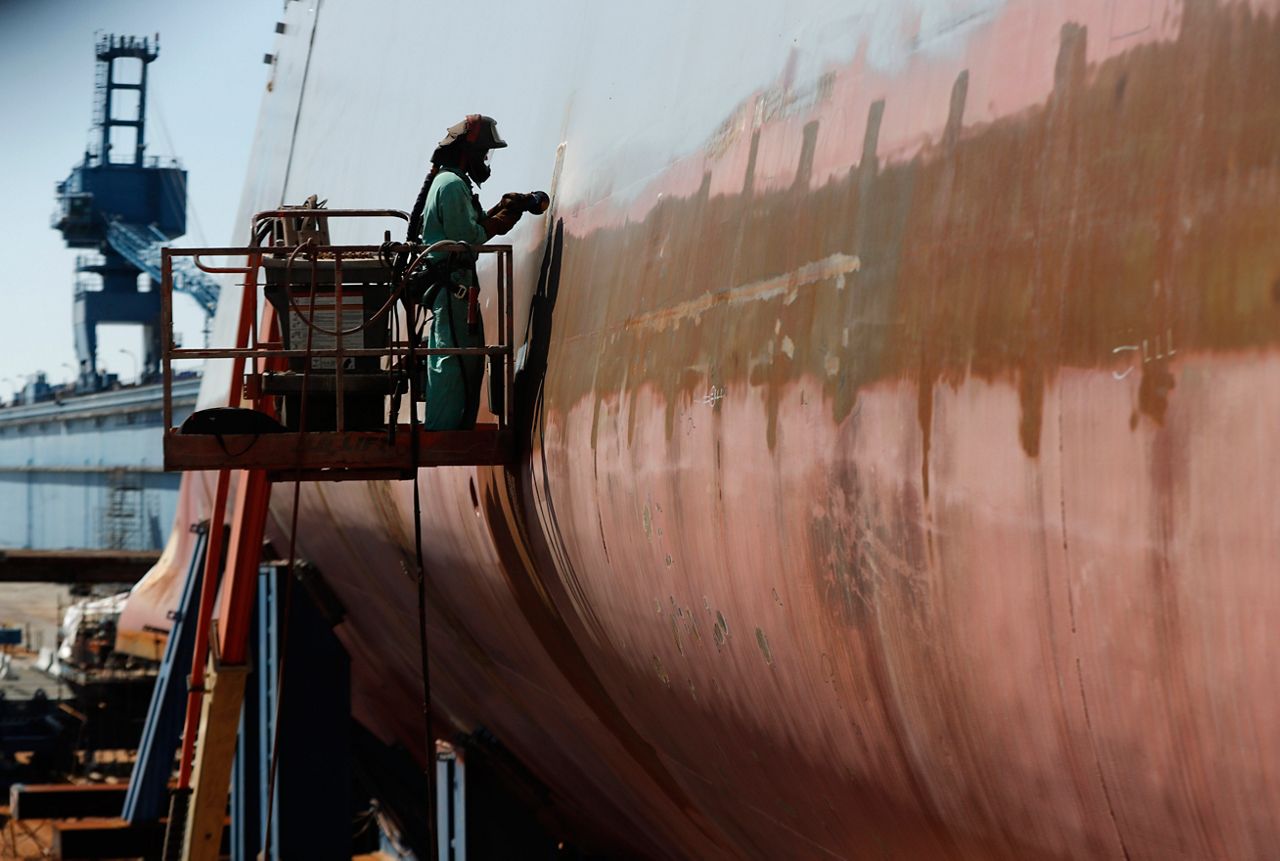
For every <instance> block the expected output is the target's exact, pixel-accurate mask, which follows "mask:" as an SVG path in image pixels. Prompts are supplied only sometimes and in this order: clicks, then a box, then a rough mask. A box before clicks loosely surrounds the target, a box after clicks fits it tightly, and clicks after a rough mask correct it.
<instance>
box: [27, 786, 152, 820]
mask: <svg viewBox="0 0 1280 861" xmlns="http://www.w3.org/2000/svg"><path fill="white" fill-rule="evenodd" d="M128 789H129V784H127V783H114V784H113V783H86V784H79V785H77V784H66V783H37V784H23V783H15V784H13V786H11V787H9V809H10V815H11V816H12V817H13V818H14V819H83V818H85V817H93V816H99V817H101V816H107V817H110V816H116V815H118V814H119V813H120V809H121V807H122V806H123V804H124V796H125V793H126V792H127V791H128Z"/></svg>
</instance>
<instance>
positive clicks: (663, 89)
mask: <svg viewBox="0 0 1280 861" xmlns="http://www.w3.org/2000/svg"><path fill="white" fill-rule="evenodd" d="M304 5H305V4H291V5H290V10H289V14H290V18H289V20H288V22H287V23H288V28H287V32H286V35H285V36H284V37H283V43H282V45H281V49H280V59H279V61H278V65H277V68H276V72H275V80H274V81H273V88H272V91H271V92H270V93H269V95H268V96H267V98H266V101H265V104H264V109H263V115H262V117H263V119H262V123H261V126H260V130H259V141H258V149H257V150H256V152H255V158H256V161H255V167H254V169H253V171H252V172H251V175H250V177H249V182H248V185H247V192H246V200H245V207H244V208H245V211H246V212H248V211H250V210H253V209H263V208H269V207H271V206H274V205H275V204H277V203H278V202H279V201H280V200H281V199H282V198H283V199H287V200H290V201H293V200H297V199H300V198H302V197H304V196H305V195H306V194H309V193H311V192H313V191H316V192H319V193H320V194H321V196H327V197H328V198H329V199H330V200H331V201H332V202H333V203H334V205H343V206H385V205H388V204H389V203H397V204H399V205H402V206H405V207H407V206H408V204H409V202H410V201H411V199H412V196H413V193H414V191H415V190H416V185H417V182H418V180H419V177H420V175H421V172H422V170H423V168H424V167H425V158H426V156H427V154H428V153H429V151H430V148H431V145H432V143H433V142H434V140H435V139H436V137H437V136H438V134H439V130H440V129H443V128H444V127H445V126H446V125H448V124H449V123H451V122H453V121H455V120H456V117H457V116H460V115H461V114H464V113H467V112H470V111H475V110H483V111H484V112H485V113H490V114H493V115H495V116H497V117H498V118H499V120H500V122H501V123H502V129H503V134H504V137H506V138H507V139H508V140H510V141H511V142H512V148H511V149H510V150H505V151H503V152H502V153H500V154H499V156H498V157H497V158H495V169H496V176H495V184H496V183H509V185H511V186H514V187H523V186H530V187H532V186H547V185H550V184H552V183H553V181H554V185H555V192H556V200H555V206H554V209H553V211H552V213H550V216H549V218H548V219H546V220H544V221H541V222H536V223H534V224H526V225H524V226H523V231H522V232H520V233H518V234H517V239H516V243H517V249H518V256H519V257H520V258H521V259H522V260H523V263H522V264H521V266H522V267H523V268H520V269H518V271H517V278H518V289H523V293H522V295H520V297H519V299H518V303H517V314H518V316H517V319H518V320H523V319H525V315H528V314H531V318H532V319H531V324H530V330H529V335H528V349H527V355H528V360H527V362H526V365H525V368H524V370H523V371H522V373H521V374H520V377H519V379H518V381H517V391H516V395H515V396H516V402H517V403H518V404H519V406H520V410H521V419H522V422H523V426H522V435H521V439H522V443H521V445H522V456H521V462H520V465H519V467H518V468H516V469H513V470H510V471H502V470H494V469H487V468H486V469H441V470H437V471H434V472H430V473H427V472H424V473H423V474H422V476H421V477H420V479H419V481H420V483H421V487H422V490H423V494H424V499H425V500H426V512H425V516H424V518H423V521H422V529H423V535H424V542H425V546H426V558H427V566H428V570H429V581H430V582H429V600H430V604H431V623H430V639H431V647H432V668H431V672H432V680H433V691H432V693H433V705H434V706H435V708H436V709H437V711H438V713H439V714H440V715H441V716H442V719H444V720H446V721H447V722H448V723H449V724H450V725H452V726H453V727H455V728H458V729H462V730H467V729H471V728H473V727H476V726H478V725H481V724H482V725H484V726H485V727H486V728H488V729H489V730H490V731H492V732H493V734H494V735H496V736H497V737H498V738H499V739H500V740H501V741H502V742H503V743H504V744H505V745H506V746H507V747H508V748H510V749H511V750H512V751H513V752H514V753H515V754H516V755H517V756H518V757H519V758H520V759H521V760H522V761H523V762H524V763H525V764H526V765H527V766H528V767H529V768H530V769H531V771H532V772H533V773H534V774H536V775H537V776H538V777H539V778H540V779H541V780H543V781H545V782H546V783H547V785H548V786H549V787H550V788H551V790H552V791H553V793H554V794H555V798H556V801H557V803H558V804H559V805H561V807H562V809H563V810H564V811H565V815H566V816H568V817H570V818H572V819H573V820H575V821H576V822H577V823H578V824H579V825H580V827H586V828H587V829H588V830H589V832H590V833H593V834H594V836H595V839H596V840H598V841H599V842H600V844H601V845H603V846H605V847H608V848H610V849H613V850H614V851H620V852H630V853H635V854H639V855H645V856H655V857H656V856H683V857H697V858H710V857H735V856H747V857H760V858H778V857H832V856H834V857H903V858H921V857H937V858H1033V857H1043V858H1088V857H1099V858H1102V857H1116V858H1120V857H1125V858H1132V859H1137V858H1151V859H1167V858H1233V859H1234V858H1269V857H1277V856H1278V855H1280V816H1277V815H1276V812H1277V811H1280V717H1277V716H1278V715H1280V685H1278V684H1277V682H1278V681H1280V679H1278V678H1277V670H1276V667H1275V661H1274V653H1275V647H1276V642H1277V640H1276V636H1275V634H1274V630H1275V629H1274V623H1273V620H1274V619H1276V618H1278V617H1280V580H1278V579H1277V577H1276V576H1275V571H1274V565H1275V563H1274V560H1275V559H1277V558H1280V529H1278V528H1277V526H1276V523H1275V517H1274V515H1273V512H1272V507H1271V502H1272V493H1273V488H1275V487H1277V486H1280V453H1278V452H1277V450H1276V448H1275V447H1274V446H1272V445H1270V442H1271V439H1270V437H1271V436H1272V434H1273V430H1274V428H1276V427H1280V328H1278V326H1280V280H1278V279H1280V219H1278V218H1277V211H1278V210H1277V204H1278V203H1280V99H1277V87H1278V86H1280V84H1278V83H1277V82H1280V22H1278V21H1277V14H1276V6H1277V5H1280V4H1273V3H1269V2H1268V3H1253V4H1245V3H1229V4H1228V3H1208V2H1187V3H1177V2H1172V0H1169V2H1166V0H1155V2H1150V0H1141V2H1122V0H1116V2H1102V1H1101V0H1099V2H1092V3H1044V4H1040V3H1009V4H1007V5H1000V4H987V3H982V4H978V3H968V4H958V6H957V4H944V5H945V9H944V10H942V11H940V10H939V9H938V8H937V7H938V5H939V4H931V3H925V4H922V5H919V4H918V5H919V8H917V9H913V10H910V11H904V10H897V9H896V7H895V8H893V9H887V10H886V9H877V8H876V5H875V4H860V6H859V9H857V10H849V9H847V8H843V7H845V6H846V4H836V3H826V2H813V3H809V4H792V8H791V10H790V11H782V10H779V9H773V8H768V9H759V10H755V11H754V12H753V13H751V14H748V13H747V12H745V11H744V10H742V9H740V8H739V6H738V5H736V4H735V5H732V6H729V5H726V6H725V7H724V8H713V6H714V4H711V5H708V4H688V5H697V6H698V9H697V10H696V11H690V10H688V9H686V8H684V5H679V6H677V5H676V4H672V8H670V9H666V10H656V11H652V12H646V13H645V14H643V15H642V14H640V13H639V12H636V11H627V12H613V11H602V10H601V9H599V8H597V4H591V5H587V4H566V6H567V8H565V9H564V10H563V16H562V18H561V20H560V22H559V23H555V22H547V21H540V20H539V19H538V16H537V15H535V14H534V13H533V12H529V11H518V12H510V13H509V14H507V15H506V16H505V17H502V18H500V19H498V20H496V21H494V22H493V24H492V32H491V34H490V35H491V36H492V38H493V40H494V41H493V44H494V46H495V48H494V49H493V51H494V56H495V57H499V58H501V57H503V56H510V55H515V56H520V57H523V56H525V53H518V52H526V51H527V49H528V48H530V47H531V38H530V35H529V34H530V33H537V34H539V35H540V36H544V37H545V39H546V43H545V44H544V45H542V46H541V47H542V48H543V50H544V55H545V59H544V60H543V61H542V62H541V63H530V64H527V65H525V64H524V61H523V60H502V59H497V60H492V61H486V62H484V63H478V64H477V65H479V66H481V67H483V68H485V69H489V68H492V69H496V70H497V71H492V72H488V71H483V70H482V71H479V72H476V71H475V69H474V68H473V66H472V65H469V64H468V65H465V66H459V67H458V68H457V69H454V68H450V67H448V65H447V64H445V66H444V67H443V68H440V69H435V68H433V67H432V65H431V64H429V63H424V62H422V61H421V60H420V59H419V57H420V55H419V53H418V51H417V47H416V45H415V40H416V39H417V38H420V35H421V33H422V32H423V30H424V29H425V28H426V27H427V26H428V25H429V23H430V22H431V21H432V20H433V19H432V17H431V15H430V14H429V13H428V12H427V11H422V10H417V9H416V8H401V7H400V6H399V5H398V4H388V6H389V7H390V8H389V9H388V10H387V11H388V14H387V15H382V14H379V13H376V12H374V11H372V10H371V8H370V7H369V6H368V4H356V3H350V2H336V0H325V2H323V3H319V4H315V8H314V9H313V10H310V11H309V10H308V9H307V8H304ZM406 5H407V4H406ZM598 5H600V6H607V5H611V4H598ZM761 5H762V6H765V5H768V6H772V4H761ZM886 5H890V4H886ZM806 6H807V7H808V8H805V7H806ZM838 7H839V8H838ZM544 14H545V13H544ZM446 17H448V16H446ZM393 23H394V26H391V25H392V24H393ZM561 26H569V27H571V28H572V29H571V31H569V32H564V31H561V30H560V29H559V28H560V27H561ZM538 28H541V29H538ZM415 34H417V35H415ZM353 46H359V47H353ZM646 57H647V58H648V59H649V63H647V64H645V63H643V62H642V60H643V59H644V58H646ZM424 74H425V75H426V76H427V78H426V80H425V82H424V80H423V79H422V78H421V76H422V75H424ZM526 78H527V80H525V79H526ZM516 79H518V80H516ZM422 89H425V90H426V91H427V93H428V95H426V96H423V95H420V94H419V93H420V92H421V90H422ZM371 132H372V135H371ZM562 141H563V142H564V144H565V145H564V146H563V148H561V149H560V150H559V156H557V145H558V144H560V143H561V142H562ZM504 160H505V161H504ZM366 238H368V239H373V238H374V237H366ZM519 285H523V286H522V287H520V286H519ZM535 292H536V294H537V295H536V296H535V295H534V294H535ZM233 310H234V309H229V308H224V309H221V311H220V314H221V316H220V318H219V324H220V326H221V327H222V330H223V332H224V333H225V331H226V328H227V326H228V325H229V321H230V320H232V319H233V317H234V313H233ZM207 379H208V390H207V392H206V394H207V396H208V398H210V399H216V397H217V394H218V392H220V391H221V390H222V387H223V385H224V384H223V383H220V382H219V378H218V373H217V370H216V369H211V371H210V372H209V374H208V375H207ZM187 493H188V503H189V506H190V508H186V509H184V510H185V511H188V513H190V512H193V511H197V510H198V509H199V508H200V506H201V505H207V494H208V490H207V485H206V484H205V483H202V482H201V481H199V480H193V481H189V482H188V484H187ZM291 500H292V488H287V489H286V488H281V489H280V490H279V491H278V492H277V495H276V497H275V500H274V503H275V504H274V506H273V514H274V516H275V520H276V536H277V538H278V539H281V540H284V539H283V538H282V536H284V535H285V530H286V529H287V525H288V523H289V515H290V511H289V506H290V504H291ZM301 504H302V510H301V512H300V524H301V527H300V532H299V535H298V543H299V546H300V548H301V553H302V555H304V556H306V557H308V558H310V559H313V560H317V561H318V562H319V564H320V566H321V568H322V572H323V575H324V577H325V578H326V579H327V580H328V581H329V582H330V584H331V585H332V586H333V588H334V589H335V590H336V591H337V592H338V594H339V595H340V597H341V599H342V600H343V602H344V603H345V605H346V607H347V610H348V617H347V621H346V622H344V623H343V625H342V626H341V627H340V628H339V631H340V634H341V636H342V638H343V640H344V642H345V643H346V644H347V646H348V648H349V649H350V651H351V653H352V656H353V676H354V684H355V685H356V688H357V689H356V697H355V699H356V702H357V713H358V716H359V718H360V719H361V720H362V721H364V722H365V723H367V724H368V725H369V726H370V727H371V728H373V729H374V730H375V731H376V732H378V733H379V734H380V735H381V736H382V737H384V738H386V739H388V740H398V741H400V742H402V743H403V744H404V745H405V746H406V747H408V748H410V749H415V750H416V749H418V748H419V747H420V737H421V727H420V723H419V722H420V713H419V711H418V710H417V708H416V706H415V702H416V701H417V700H418V698H419V697H420V693H421V688H420V676H419V669H418V660H417V637H416V628H415V626H416V615H415V611H414V594H415V592H414V588H415V587H414V584H413V582H412V578H411V576H410V574H409V573H407V572H408V571H410V570H412V562H411V560H412V551H413V532H412V506H411V486H410V485H408V484H406V483H399V484H388V483H370V484H366V485H359V484H343V485H332V486H327V487H321V486H306V487H304V489H303V492H302V503H301ZM181 525H182V524H180V526H181ZM174 555H175V556H177V555H180V554H174ZM181 567H182V566H181V565H174V566H171V567H170V569H169V570H168V572H167V573H166V571H164V570H160V569H158V570H157V572H155V574H154V575H153V578H152V581H151V582H150V583H149V584H144V587H141V588H140V589H139V592H138V600H136V601H134V602H133V603H132V604H131V605H130V608H129V610H128V612H127V615H126V619H125V625H126V627H128V626H132V627H133V628H134V629H139V630H140V629H141V627H142V625H143V624H146V623H147V622H148V620H150V621H152V622H155V621H156V614H157V613H158V612H159V611H160V610H161V609H163V607H164V605H165V601H166V600H168V599H167V598H166V597H165V595H166V591H168V590H171V589H172V588H173V587H172V586H169V585H166V583H167V582H168V581H166V577H168V578H169V580H172V578H173V572H174V571H177V570H180V569H181ZM159 624H161V625H163V624H164V623H163V622H160V623H159Z"/></svg>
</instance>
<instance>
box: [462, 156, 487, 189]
mask: <svg viewBox="0 0 1280 861" xmlns="http://www.w3.org/2000/svg"><path fill="white" fill-rule="evenodd" d="M490 153H491V150H487V149H486V150H484V151H483V153H475V154H474V155H473V156H472V157H471V158H469V159H467V176H469V177H471V181H472V182H474V183H475V184H476V185H484V181H485V180H486V179H488V178H489V176H490V174H491V173H492V171H491V170H490V169H489V155H490Z"/></svg>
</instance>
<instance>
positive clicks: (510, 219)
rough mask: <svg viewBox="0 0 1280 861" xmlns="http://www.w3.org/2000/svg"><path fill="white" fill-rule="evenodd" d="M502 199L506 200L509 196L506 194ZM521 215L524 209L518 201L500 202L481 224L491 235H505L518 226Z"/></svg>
mask: <svg viewBox="0 0 1280 861" xmlns="http://www.w3.org/2000/svg"><path fill="white" fill-rule="evenodd" d="M502 199H503V201H506V200H507V197H506V196H504V197H503V198H502ZM521 215H524V210H523V209H522V208H520V206H519V204H518V203H515V204H512V203H507V204H506V205H503V204H502V203H499V204H498V205H497V206H495V207H494V208H493V209H491V210H489V212H488V213H486V214H485V217H484V218H482V219H481V220H480V226H481V227H483V228H484V232H485V233H487V234H489V235H490V236H503V235H505V234H506V233H507V232H508V231H509V230H511V228H513V227H515V226H516V222H517V221H519V220H520V216H521Z"/></svg>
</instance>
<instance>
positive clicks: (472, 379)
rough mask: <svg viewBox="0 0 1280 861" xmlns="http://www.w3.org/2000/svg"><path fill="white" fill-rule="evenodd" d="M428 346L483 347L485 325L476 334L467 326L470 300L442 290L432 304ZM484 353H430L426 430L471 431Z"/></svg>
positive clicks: (477, 405)
mask: <svg viewBox="0 0 1280 861" xmlns="http://www.w3.org/2000/svg"><path fill="white" fill-rule="evenodd" d="M431 310H432V318H431V330H430V332H429V333H428V335H427V346H428V347H433V348H434V347H483V346H484V325H483V322H482V323H481V325H480V327H479V330H478V331H477V332H475V333H474V334H472V333H471V331H470V330H469V329H468V327H467V300H466V299H465V298H462V299H459V298H457V297H456V296H454V295H453V293H452V291H450V290H445V289H442V290H438V291H436V296H435V299H434V301H433V302H432V303H431ZM483 378H484V357H483V356H429V357H427V374H426V396H427V406H426V419H425V421H424V423H423V427H424V428H425V429H426V430H469V429H471V428H473V427H475V423H476V414H477V412H479V409H480V382H481V380H482V379H483Z"/></svg>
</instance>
